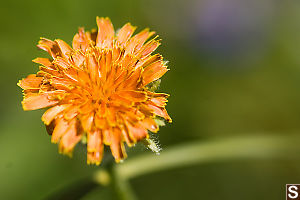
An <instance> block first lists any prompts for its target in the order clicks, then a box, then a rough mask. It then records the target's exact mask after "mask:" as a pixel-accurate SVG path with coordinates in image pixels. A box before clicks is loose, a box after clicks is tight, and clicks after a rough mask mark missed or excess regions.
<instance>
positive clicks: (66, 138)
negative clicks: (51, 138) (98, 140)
mask: <svg viewBox="0 0 300 200" xmlns="http://www.w3.org/2000/svg"><path fill="white" fill-rule="evenodd" d="M76 125H77V119H73V120H72V121H71V122H70V123H69V127H68V129H67V131H66V133H65V134H64V135H63V136H62V138H61V140H60V142H59V152H60V153H63V154H67V155H69V156H71V155H72V151H73V149H74V147H75V145H76V144H77V143H78V142H79V141H80V139H81V136H82V135H81V133H77V131H78V129H77V127H76Z"/></svg>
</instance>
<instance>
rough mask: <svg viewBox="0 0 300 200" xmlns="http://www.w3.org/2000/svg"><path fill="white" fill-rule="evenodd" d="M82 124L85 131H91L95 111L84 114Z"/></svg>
mask: <svg viewBox="0 0 300 200" xmlns="http://www.w3.org/2000/svg"><path fill="white" fill-rule="evenodd" d="M80 121H81V125H82V128H83V130H84V131H86V132H89V131H90V130H91V129H92V126H93V122H94V112H91V113H89V114H86V115H83V116H82V117H81V120H80Z"/></svg>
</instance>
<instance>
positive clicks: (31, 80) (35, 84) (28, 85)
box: [18, 74, 43, 90]
mask: <svg viewBox="0 0 300 200" xmlns="http://www.w3.org/2000/svg"><path fill="white" fill-rule="evenodd" d="M42 82H43V77H37V76H36V75H35V74H30V75H29V76H27V78H24V79H22V80H20V81H19V83H18V86H19V87H21V88H22V89H24V90H27V89H39V88H40V85H41V83H42Z"/></svg>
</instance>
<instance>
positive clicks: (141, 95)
mask: <svg viewBox="0 0 300 200" xmlns="http://www.w3.org/2000/svg"><path fill="white" fill-rule="evenodd" d="M116 94H117V95H119V96H121V97H123V98H125V99H128V100H129V101H133V102H143V101H146V100H147V95H146V93H145V92H142V91H135V90H124V91H120V92H117V93H116Z"/></svg>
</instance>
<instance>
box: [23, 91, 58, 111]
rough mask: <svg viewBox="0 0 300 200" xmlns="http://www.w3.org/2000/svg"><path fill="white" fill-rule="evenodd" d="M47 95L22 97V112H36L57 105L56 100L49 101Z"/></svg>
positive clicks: (32, 94)
mask: <svg viewBox="0 0 300 200" xmlns="http://www.w3.org/2000/svg"><path fill="white" fill-rule="evenodd" d="M49 97H50V95H49V94H46V93H43V94H37V93H31V94H30V95H28V96H25V97H24V100H23V101H22V105H23V109H24V110H36V109H40V108H46V107H49V106H54V105H55V104H57V103H58V101H56V100H49V99H50V98H49Z"/></svg>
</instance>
